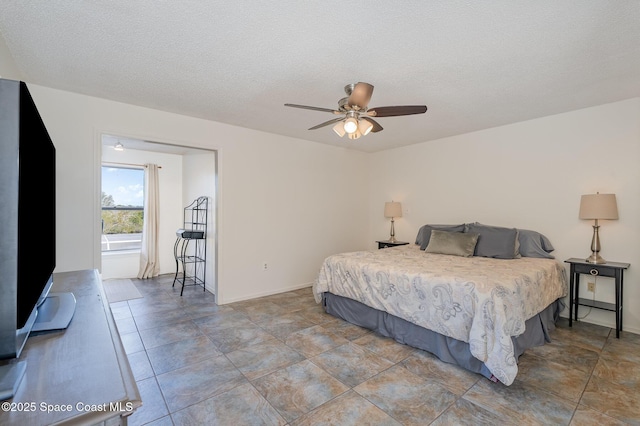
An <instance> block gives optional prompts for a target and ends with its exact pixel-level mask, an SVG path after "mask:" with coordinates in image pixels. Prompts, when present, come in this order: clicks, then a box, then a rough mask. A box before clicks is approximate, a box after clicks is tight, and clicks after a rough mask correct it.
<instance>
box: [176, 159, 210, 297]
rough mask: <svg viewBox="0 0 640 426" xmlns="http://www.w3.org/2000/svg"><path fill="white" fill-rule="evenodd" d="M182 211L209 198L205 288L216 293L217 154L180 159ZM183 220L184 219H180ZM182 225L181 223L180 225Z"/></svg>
mask: <svg viewBox="0 0 640 426" xmlns="http://www.w3.org/2000/svg"><path fill="white" fill-rule="evenodd" d="M182 161H183V167H182V172H183V173H182V175H183V179H182V182H183V185H182V189H183V191H182V206H183V207H182V208H183V210H182V212H184V206H188V205H189V204H191V203H193V201H194V200H196V199H197V198H198V197H201V196H204V197H207V198H208V205H207V208H208V212H207V235H206V242H205V244H206V256H207V261H206V264H205V266H206V268H205V277H204V278H205V288H206V289H207V290H209V291H211V292H212V293H214V294H217V290H216V288H217V282H216V281H217V276H216V269H215V268H216V217H217V215H216V184H217V160H216V153H215V152H211V153H210V154H193V155H185V156H184V157H183V158H182ZM183 216H184V215H183ZM183 221H184V219H183ZM181 227H182V226H181Z"/></svg>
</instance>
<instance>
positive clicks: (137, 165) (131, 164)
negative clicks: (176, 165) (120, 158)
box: [102, 161, 162, 169]
mask: <svg viewBox="0 0 640 426" xmlns="http://www.w3.org/2000/svg"><path fill="white" fill-rule="evenodd" d="M102 164H107V165H108V164H113V165H116V166H135V167H147V166H146V165H145V164H133V163H116V162H114V161H103V162H102ZM158 168H159V169H161V168H162V166H158Z"/></svg>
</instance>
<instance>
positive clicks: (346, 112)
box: [284, 82, 427, 139]
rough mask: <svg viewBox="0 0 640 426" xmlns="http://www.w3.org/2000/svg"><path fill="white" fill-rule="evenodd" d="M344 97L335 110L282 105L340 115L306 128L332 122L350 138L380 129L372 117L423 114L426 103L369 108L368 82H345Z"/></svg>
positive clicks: (341, 134) (425, 109)
mask: <svg viewBox="0 0 640 426" xmlns="http://www.w3.org/2000/svg"><path fill="white" fill-rule="evenodd" d="M344 91H345V93H346V94H347V96H346V97H344V98H342V99H340V100H339V101H338V109H329V108H320V107H314V106H307V105H296V104H284V106H287V107H293V108H302V109H310V110H313V111H321V112H330V113H332V114H335V115H339V116H340V117H337V118H333V119H331V120H329V121H325V122H324V123H320V124H318V125H317V126H313V127H311V128H310V129H309V130H315V129H319V128H321V127H325V126H328V125H330V124H334V123H336V124H335V126H333V131H334V132H336V133H337V134H338V135H339V136H340V137H342V136H344V135H345V134H346V135H347V136H348V137H349V139H358V138H359V137H360V136H364V135H367V134H369V132H374V133H375V132H379V131H381V130H382V126H381V125H380V124H378V123H377V122H376V121H375V120H374V119H373V118H371V117H377V118H381V117H397V116H401V115H413V114H424V113H425V112H426V111H427V106H426V105H404V106H386V107H376V108H369V107H368V105H369V100H371V95H372V94H373V86H372V85H371V84H369V83H362V82H360V83H356V84H348V85H346V86H345V87H344Z"/></svg>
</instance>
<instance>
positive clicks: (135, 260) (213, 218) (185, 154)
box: [100, 134, 218, 294]
mask: <svg viewBox="0 0 640 426" xmlns="http://www.w3.org/2000/svg"><path fill="white" fill-rule="evenodd" d="M101 139H102V154H101V161H102V165H103V167H105V169H109V168H113V169H114V170H122V169H133V170H136V169H137V170H141V169H143V168H144V165H145V164H148V163H153V164H157V165H158V166H159V167H160V170H159V172H158V180H159V183H158V187H159V209H160V221H159V222H160V223H159V232H158V246H159V267H160V274H161V275H162V274H174V273H175V271H176V270H175V268H176V262H175V258H174V253H173V248H174V244H175V240H176V231H177V230H178V229H179V228H181V227H182V226H183V213H184V212H183V209H184V207H185V206H187V205H189V204H190V203H191V202H192V201H193V200H194V199H196V198H198V197H201V196H206V197H207V198H208V200H209V213H208V214H209V218H208V223H209V224H210V225H209V226H208V229H207V233H208V235H207V236H206V250H207V260H206V262H207V264H206V277H205V286H206V289H207V290H209V291H210V292H212V293H214V294H216V293H217V257H218V256H217V182H218V173H217V170H218V165H217V161H218V156H217V152H216V151H215V150H207V149H201V148H192V147H186V146H180V145H173V144H167V143H162V142H153V141H146V140H141V139H135V138H130V137H123V136H117V135H113V134H103V135H102V138H101ZM116 147H117V148H118V149H116ZM125 183H126V182H125ZM102 186H103V185H102V182H101V185H100V187H101V197H100V199H101V200H102V199H103V197H104V196H105V194H104V193H105V191H104V190H103V189H105V188H103V187H102ZM114 188H115V189H114ZM136 190H138V191H139V190H141V188H136V186H135V183H132V185H131V186H130V187H127V186H125V184H123V185H122V186H121V187H119V188H118V187H117V186H116V187H113V186H112V187H111V189H109V191H111V192H113V193H114V194H115V193H116V192H119V191H122V193H123V194H126V193H129V195H131V193H133V192H135V191H136ZM106 195H107V196H109V195H111V194H106ZM138 195H141V194H138ZM116 199H119V200H124V199H125V198H124V197H123V198H119V197H116V196H115V195H112V197H111V200H112V201H113V203H112V204H115V205H116V206H117V207H120V208H122V209H123V210H132V211H130V212H129V213H130V214H134V213H135V209H136V208H138V207H139V206H138V205H136V203H135V202H133V201H131V202H129V201H127V202H124V201H122V202H117V201H116ZM131 199H133V198H131ZM127 208H129V209H127ZM112 210H114V209H112ZM115 210H118V209H115ZM101 213H102V212H101ZM100 220H101V223H100V227H101V229H102V220H103V219H102V217H101V218H100ZM120 229H122V228H120ZM127 232H130V234H129V235H128V236H127V238H125V237H118V236H115V235H111V236H110V237H109V238H106V239H108V240H109V241H111V242H113V241H116V240H118V239H120V240H124V241H129V240H131V241H133V240H134V239H135V229H133V228H127ZM129 237H130V238H129ZM101 239H102V241H103V242H104V240H105V236H104V235H102V238H101ZM105 246H106V245H105V244H103V245H102V247H101V266H100V272H101V275H102V277H103V279H110V278H136V277H137V275H138V270H139V266H140V248H139V247H137V248H136V247H134V246H132V244H122V245H121V246H117V245H115V244H110V246H109V250H104V247H105ZM120 248H121V249H120Z"/></svg>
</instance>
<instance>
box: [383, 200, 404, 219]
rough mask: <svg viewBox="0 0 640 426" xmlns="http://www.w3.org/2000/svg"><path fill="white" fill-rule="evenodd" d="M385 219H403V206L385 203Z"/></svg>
mask: <svg viewBox="0 0 640 426" xmlns="http://www.w3.org/2000/svg"><path fill="white" fill-rule="evenodd" d="M384 217H402V204H400V203H398V202H395V201H388V202H386V203H384Z"/></svg>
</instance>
